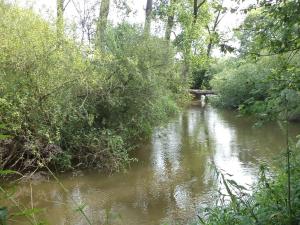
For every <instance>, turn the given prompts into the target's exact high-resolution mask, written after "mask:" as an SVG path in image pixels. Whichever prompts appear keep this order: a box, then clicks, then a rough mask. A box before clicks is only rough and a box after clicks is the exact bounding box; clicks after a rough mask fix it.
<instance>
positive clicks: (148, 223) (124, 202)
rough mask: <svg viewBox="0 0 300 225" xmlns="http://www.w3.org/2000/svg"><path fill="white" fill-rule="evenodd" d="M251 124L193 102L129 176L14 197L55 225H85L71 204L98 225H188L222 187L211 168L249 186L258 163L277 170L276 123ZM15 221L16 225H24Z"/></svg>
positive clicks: (68, 178)
mask: <svg viewBox="0 0 300 225" xmlns="http://www.w3.org/2000/svg"><path fill="white" fill-rule="evenodd" d="M254 122H255V120H254V119H253V118H251V117H238V115H237V114H236V113H234V112H232V111H224V110H218V109H215V108H213V107H211V106H206V107H201V106H200V105H199V104H198V103H196V102H194V104H192V105H191V106H190V107H188V108H187V109H186V110H185V111H184V112H182V113H181V114H180V115H178V116H177V117H176V118H174V119H172V120H171V121H170V122H169V123H167V124H165V125H163V126H161V127H157V128H156V129H155V131H154V133H153V135H152V138H151V140H150V141H149V142H147V143H145V144H144V145H143V147H142V148H141V149H139V150H137V151H136V155H135V157H136V158H137V159H138V162H137V163H133V164H132V166H131V168H129V169H128V171H127V172H126V173H117V174H113V175H111V176H107V175H104V174H101V173H98V172H91V171H90V172H81V173H76V174H74V173H67V174H63V175H60V176H59V179H60V181H61V182H62V184H63V185H64V186H65V187H66V188H67V189H68V192H65V191H64V190H63V189H62V188H61V186H60V185H59V184H57V182H56V181H55V180H49V181H43V182H33V183H32V184H30V183H23V184H20V185H18V186H17V187H16V193H15V197H16V198H17V199H18V200H19V201H20V202H21V203H22V204H24V205H26V206H28V207H31V202H33V204H34V207H36V208H40V209H42V212H40V213H38V216H39V217H41V218H43V219H44V220H45V221H47V222H48V224H51V225H83V224H87V223H86V221H85V220H84V218H83V217H82V215H80V213H78V212H77V211H76V206H75V205H74V201H73V200H75V201H76V202H77V203H81V204H85V208H84V211H85V212H86V214H87V216H88V217H89V218H90V219H91V221H92V223H93V224H126V225H138V224H139V225H142V224H145V225H156V224H175V223H176V224H185V221H186V220H188V219H193V218H195V215H196V214H197V213H199V212H201V210H203V207H204V205H205V204H208V203H211V202H212V201H213V200H214V199H213V197H212V196H213V193H215V190H216V189H217V188H218V182H217V181H216V176H215V172H214V171H215V169H214V167H213V166H212V164H215V165H216V167H217V168H218V169H219V170H222V171H223V172H224V173H230V174H232V175H233V177H232V178H233V179H235V180H236V181H237V182H238V183H239V184H242V185H244V186H246V187H248V185H251V184H253V183H254V182H255V181H256V180H257V176H258V172H259V165H260V163H263V162H266V163H268V164H269V165H275V164H276V163H274V158H278V157H280V155H282V154H281V151H282V150H283V149H284V148H285V144H284V143H285V139H284V135H283V133H282V131H281V130H280V129H279V126H278V125H277V124H276V123H269V124H266V125H264V126H262V127H254V126H253V125H254ZM297 133H300V127H299V124H291V126H290V134H291V136H293V137H295V136H296V134H297ZM232 178H231V179H232ZM31 193H33V194H32V196H31ZM31 199H32V201H31ZM14 220H15V221H14V222H12V223H11V224H16V225H19V224H26V222H25V221H24V220H22V219H21V218H18V217H14Z"/></svg>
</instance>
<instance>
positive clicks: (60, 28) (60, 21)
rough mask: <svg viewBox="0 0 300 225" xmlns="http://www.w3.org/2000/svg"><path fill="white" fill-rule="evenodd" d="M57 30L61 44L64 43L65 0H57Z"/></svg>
mask: <svg viewBox="0 0 300 225" xmlns="http://www.w3.org/2000/svg"><path fill="white" fill-rule="evenodd" d="M56 7H57V8H56V13H57V18H56V30H57V38H58V41H59V43H61V42H62V39H63V36H64V0H57V3H56Z"/></svg>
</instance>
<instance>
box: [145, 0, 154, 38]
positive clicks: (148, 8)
mask: <svg viewBox="0 0 300 225" xmlns="http://www.w3.org/2000/svg"><path fill="white" fill-rule="evenodd" d="M152 9H153V1H152V0H147V5H146V18H145V26H144V32H145V34H146V35H147V34H150V29H151V20H152Z"/></svg>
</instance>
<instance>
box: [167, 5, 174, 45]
mask: <svg viewBox="0 0 300 225" xmlns="http://www.w3.org/2000/svg"><path fill="white" fill-rule="evenodd" d="M175 2H176V0H170V5H169V7H170V12H169V15H168V21H167V26H166V32H165V39H166V40H167V41H170V38H171V33H172V29H173V26H174V14H175V9H174V3H175Z"/></svg>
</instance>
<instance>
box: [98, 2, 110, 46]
mask: <svg viewBox="0 0 300 225" xmlns="http://www.w3.org/2000/svg"><path fill="white" fill-rule="evenodd" d="M109 5H110V0H102V1H101V5H100V14H99V18H98V23H97V30H96V41H95V46H96V48H101V49H104V43H105V30H106V27H107V21H108V14H109Z"/></svg>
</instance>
